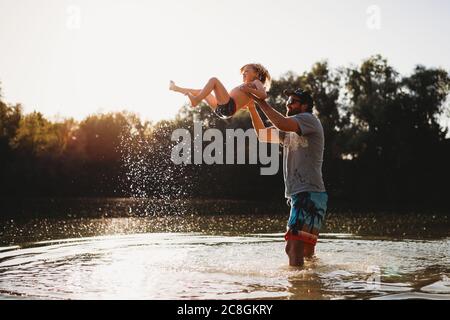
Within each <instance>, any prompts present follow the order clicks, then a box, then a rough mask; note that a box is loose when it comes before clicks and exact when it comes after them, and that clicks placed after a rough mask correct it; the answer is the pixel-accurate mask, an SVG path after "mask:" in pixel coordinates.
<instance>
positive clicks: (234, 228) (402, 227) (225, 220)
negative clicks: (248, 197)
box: [0, 208, 450, 300]
mask: <svg viewBox="0 0 450 320" xmlns="http://www.w3.org/2000/svg"><path fill="white" fill-rule="evenodd" d="M97 209H98V208H97ZM97 211H98V210H97ZM101 211H103V213H102V215H101V216H98V215H97V216H96V217H94V216H93V215H92V214H91V215H84V216H82V217H79V216H76V217H74V216H71V217H61V216H59V217H55V216H53V217H47V218H39V219H37V218H36V217H29V216H28V217H22V218H16V219H9V218H8V219H3V221H2V222H1V224H0V226H1V228H0V297H1V298H3V299H8V298H13V299H17V298H19V299H21V298H26V299H292V300H296V299H450V279H449V277H450V235H449V228H448V226H449V225H448V217H447V216H446V215H440V216H434V217H433V216H432V215H420V214H409V215H392V214H390V215H389V216H387V215H383V214H372V215H370V214H369V215H368V214H364V215H360V216H358V215H355V214H350V213H348V214H336V215H331V216H330V218H329V219H328V221H327V225H326V227H325V229H324V233H323V234H322V236H321V239H320V241H319V243H318V246H317V253H316V257H315V258H313V259H312V260H310V261H307V262H306V265H305V267H304V268H302V269H299V268H290V267H288V266H287V257H286V255H285V253H284V241H283V234H282V231H283V230H284V227H285V226H284V225H285V223H286V219H287V216H286V215H287V213H286V214H276V215H267V214H262V215H255V214H253V215H224V214H220V215H217V214H216V215H211V216H204V215H194V214H185V215H181V216H151V217H133V216H127V217H117V216H116V217H110V216H109V215H108V214H105V213H104V209H102V210H101ZM71 215H72V214H71ZM424 216H426V217H428V218H426V219H425V218H424ZM413 222H415V223H413Z"/></svg>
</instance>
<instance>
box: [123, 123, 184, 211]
mask: <svg viewBox="0 0 450 320" xmlns="http://www.w3.org/2000/svg"><path fill="white" fill-rule="evenodd" d="M172 129H173V128H171V126H170V125H169V124H165V123H161V124H157V125H156V126H154V127H152V128H136V127H135V126H131V125H130V128H129V130H125V131H124V132H123V133H122V135H121V143H120V146H119V152H120V154H121V162H122V163H121V164H122V168H123V169H124V171H125V181H123V183H122V192H123V193H125V194H127V195H128V196H130V197H131V198H134V199H137V200H139V205H138V206H133V207H130V208H129V212H128V213H129V214H138V215H155V214H178V215H180V214H185V213H186V210H187V205H186V201H185V199H186V197H187V196H188V195H189V190H190V189H191V187H192V179H190V175H189V171H188V170H187V167H186V166H177V165H175V164H174V163H173V162H172V161H171V150H172V148H173V146H174V144H175V142H173V141H171V134H172Z"/></svg>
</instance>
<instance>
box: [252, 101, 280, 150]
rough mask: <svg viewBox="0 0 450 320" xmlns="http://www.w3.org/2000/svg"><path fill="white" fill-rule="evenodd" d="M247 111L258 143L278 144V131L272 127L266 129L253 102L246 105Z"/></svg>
mask: <svg viewBox="0 0 450 320" xmlns="http://www.w3.org/2000/svg"><path fill="white" fill-rule="evenodd" d="M248 111H250V116H251V118H252V123H253V128H255V131H256V135H257V136H258V139H259V141H261V142H267V143H280V139H279V134H278V130H277V129H275V128H274V127H271V128H266V126H265V125H264V122H263V121H262V119H261V117H260V115H259V113H258V111H257V110H256V106H255V103H254V102H253V101H252V102H251V103H250V104H249V105H248Z"/></svg>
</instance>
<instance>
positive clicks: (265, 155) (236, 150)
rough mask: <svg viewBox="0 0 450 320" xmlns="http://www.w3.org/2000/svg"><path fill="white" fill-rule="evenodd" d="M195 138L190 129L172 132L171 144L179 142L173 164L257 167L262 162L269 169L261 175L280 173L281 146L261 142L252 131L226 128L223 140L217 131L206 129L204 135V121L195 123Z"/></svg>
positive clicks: (173, 151)
mask: <svg viewBox="0 0 450 320" xmlns="http://www.w3.org/2000/svg"><path fill="white" fill-rule="evenodd" d="M193 136H194V137H192V135H191V133H190V132H189V130H187V129H177V130H175V131H174V132H173V133H172V141H174V142H177V145H175V146H174V148H173V149H172V154H171V160H172V162H173V163H174V164H176V165H182V164H184V165H188V164H196V165H199V164H207V165H213V164H227V165H234V164H238V165H244V164H251V165H256V164H258V163H260V164H261V165H263V166H266V167H262V168H261V169H260V173H261V175H264V176H270V175H276V174H277V173H278V170H279V164H280V163H279V162H280V158H279V145H278V144H273V143H269V144H268V143H260V142H259V141H258V137H257V136H256V133H255V130H253V129H249V130H247V131H244V130H243V129H236V130H235V129H227V130H226V133H225V137H224V135H223V133H222V132H221V131H220V130H218V129H207V130H205V131H204V132H203V125H202V122H199V121H195V122H194V134H193ZM246 141H248V143H246ZM204 142H209V144H208V145H207V146H206V147H205V148H203V146H204ZM224 142H225V143H224ZM225 147H226V151H225V150H224V148H225Z"/></svg>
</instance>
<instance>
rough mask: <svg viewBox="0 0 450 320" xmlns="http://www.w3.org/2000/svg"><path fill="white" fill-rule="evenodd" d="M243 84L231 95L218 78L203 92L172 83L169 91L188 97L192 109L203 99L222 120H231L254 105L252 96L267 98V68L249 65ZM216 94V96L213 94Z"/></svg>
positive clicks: (246, 66)
mask: <svg viewBox="0 0 450 320" xmlns="http://www.w3.org/2000/svg"><path fill="white" fill-rule="evenodd" d="M241 74H242V77H243V82H244V84H242V85H241V86H239V87H236V88H234V89H233V90H231V92H230V93H228V91H227V90H226V89H225V87H224V86H223V84H222V83H221V82H220V81H219V80H218V79H217V78H211V79H210V80H209V81H208V83H207V84H206V86H205V87H204V88H203V89H202V90H196V89H186V88H181V87H178V86H177V85H175V83H174V82H173V81H171V82H170V87H169V89H170V90H172V91H176V92H180V93H182V94H184V95H187V96H188V97H189V99H190V100H191V105H192V107H196V106H197V105H198V104H199V103H200V102H201V101H202V100H203V99H205V101H206V102H207V103H208V105H209V106H210V107H211V109H212V110H213V111H214V112H215V113H216V114H217V115H218V116H219V117H220V118H222V119H230V118H231V117H232V116H233V115H234V114H235V113H236V112H237V111H239V110H240V109H242V108H245V107H246V106H247V105H249V104H251V103H253V99H252V98H251V96H250V95H254V96H256V97H257V98H259V99H263V100H265V99H266V98H267V93H266V91H267V90H269V87H270V81H271V77H270V74H269V72H268V71H267V69H266V68H264V67H263V66H262V65H260V64H254V63H252V64H247V65H245V66H243V67H242V68H241ZM212 92H214V95H213V94H212Z"/></svg>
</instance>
